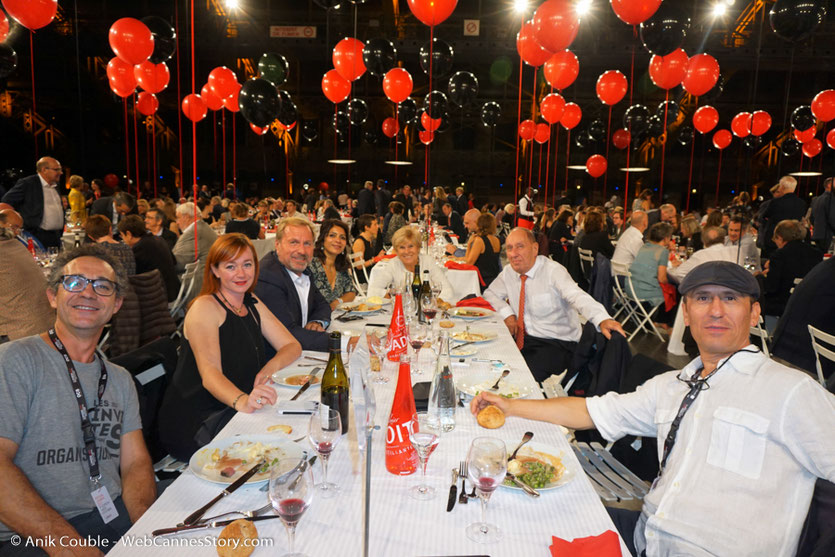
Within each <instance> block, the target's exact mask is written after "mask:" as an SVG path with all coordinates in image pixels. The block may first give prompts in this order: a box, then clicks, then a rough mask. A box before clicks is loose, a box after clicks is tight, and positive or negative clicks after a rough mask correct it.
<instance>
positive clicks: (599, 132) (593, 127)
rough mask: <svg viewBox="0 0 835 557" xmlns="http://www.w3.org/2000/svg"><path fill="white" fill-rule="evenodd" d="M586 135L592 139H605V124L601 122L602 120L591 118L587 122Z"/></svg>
mask: <svg viewBox="0 0 835 557" xmlns="http://www.w3.org/2000/svg"><path fill="white" fill-rule="evenodd" d="M588 135H589V139H591V140H592V141H603V140H604V139H606V124H604V123H603V120H593V121H592V122H591V123H590V124H589V130H588Z"/></svg>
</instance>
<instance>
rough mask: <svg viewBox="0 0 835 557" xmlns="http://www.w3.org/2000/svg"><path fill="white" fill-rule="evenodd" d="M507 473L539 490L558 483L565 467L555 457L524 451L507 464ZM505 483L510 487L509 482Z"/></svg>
mask: <svg viewBox="0 0 835 557" xmlns="http://www.w3.org/2000/svg"><path fill="white" fill-rule="evenodd" d="M507 471H508V472H510V473H511V474H513V475H515V476H516V479H518V480H519V481H520V482H522V483H525V484H527V485H529V486H531V487H532V488H534V489H540V488H543V487H546V486H548V485H549V484H552V483H554V482H556V481H559V479H560V478H561V477H562V475H563V473H564V472H565V466H563V463H562V459H560V458H559V457H557V456H554V455H550V454H548V453H543V452H538V451H533V450H529V449H525V450H523V451H520V452H519V453H517V455H516V458H514V459H513V460H511V461H509V462H508V463H507ZM505 483H507V485H512V483H510V482H509V481H506V482H505Z"/></svg>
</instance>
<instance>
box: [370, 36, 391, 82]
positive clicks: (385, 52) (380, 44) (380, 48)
mask: <svg viewBox="0 0 835 557" xmlns="http://www.w3.org/2000/svg"><path fill="white" fill-rule="evenodd" d="M362 61H363V62H364V63H365V69H366V70H368V73H370V74H371V75H376V76H383V75H385V74H386V72H387V71H389V70H390V69H392V68H393V67H394V64H395V63H396V62H397V50H396V49H395V48H394V43H392V42H391V41H390V40H388V39H384V38H382V37H377V38H374V39H368V42H366V43H365V47H363V49H362Z"/></svg>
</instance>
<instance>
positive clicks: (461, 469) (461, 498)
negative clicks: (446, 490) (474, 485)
mask: <svg viewBox="0 0 835 557" xmlns="http://www.w3.org/2000/svg"><path fill="white" fill-rule="evenodd" d="M458 475H459V476H460V477H461V493H459V494H458V503H459V504H461V505H466V504H467V503H468V502H469V500H470V499H469V497H467V484H466V483H465V482H466V480H467V461H466V460H462V461H461V464H460V465H459V466H458Z"/></svg>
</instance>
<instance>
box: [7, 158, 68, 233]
mask: <svg viewBox="0 0 835 557" xmlns="http://www.w3.org/2000/svg"><path fill="white" fill-rule="evenodd" d="M35 171H36V172H37V173H36V174H33V175H32V176H27V177H25V178H21V179H20V180H18V181H17V183H16V184H15V185H14V187H13V188H12V189H10V190H9V191H8V193H6V195H4V196H3V203H8V204H9V205H11V206H12V207H14V208H15V210H17V212H18V213H20V216H21V217H23V228H24V229H25V230H26V231H27V232H29V233H30V234H32V235H33V236H34V237H35V238H37V239H38V240H39V241H40V242H41V243H42V244H43V245H44V246H46V247H60V246H61V234H62V232H63V230H64V207H63V205H62V204H61V196H60V194H59V193H58V191H57V186H58V180H59V179H60V178H61V175H62V174H63V172H64V171H63V169H62V168H61V163H60V162H58V161H57V160H55V159H54V158H52V157H42V158H41V159H40V160H38V162H37V164H36V166H35Z"/></svg>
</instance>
